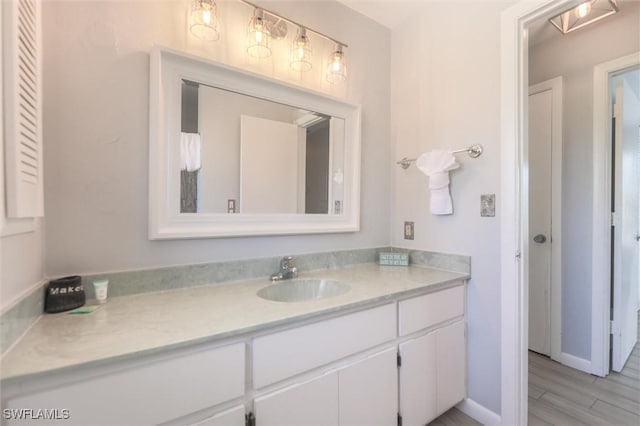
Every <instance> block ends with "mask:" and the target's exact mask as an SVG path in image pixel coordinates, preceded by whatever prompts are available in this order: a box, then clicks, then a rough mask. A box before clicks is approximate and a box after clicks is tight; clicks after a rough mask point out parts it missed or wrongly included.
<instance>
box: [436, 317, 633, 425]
mask: <svg viewBox="0 0 640 426" xmlns="http://www.w3.org/2000/svg"><path fill="white" fill-rule="evenodd" d="M639 323H640V320H639ZM638 330H640V326H639V328H638ZM639 338H640V336H639ZM471 425H480V423H478V422H477V421H475V420H474V419H472V418H471V417H469V416H467V415H465V414H464V413H462V412H460V411H459V410H457V409H455V408H452V409H451V410H449V411H447V412H446V413H444V414H443V415H442V416H440V417H438V418H437V419H435V420H434V421H433V422H431V423H429V426H471ZM529 425H531V426H547V425H554V426H565V425H569V426H574V425H603V426H640V344H636V346H635V348H634V349H633V352H632V353H631V356H630V357H629V360H628V361H627V363H626V365H625V366H624V369H623V370H622V371H621V372H620V373H615V372H611V373H610V374H609V375H608V376H607V377H597V376H592V375H590V374H587V373H583V372H582V371H578V370H575V369H573V368H569V367H567V366H564V365H562V364H559V363H557V362H555V361H551V360H550V359H549V358H547V357H545V356H542V355H538V354H536V353H533V352H530V353H529Z"/></svg>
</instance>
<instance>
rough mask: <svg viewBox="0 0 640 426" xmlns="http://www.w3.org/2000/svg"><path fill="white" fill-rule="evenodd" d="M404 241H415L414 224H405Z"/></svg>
mask: <svg viewBox="0 0 640 426" xmlns="http://www.w3.org/2000/svg"><path fill="white" fill-rule="evenodd" d="M404 239H405V240H413V222H405V223H404Z"/></svg>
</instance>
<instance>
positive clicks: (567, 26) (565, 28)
mask: <svg viewBox="0 0 640 426" xmlns="http://www.w3.org/2000/svg"><path fill="white" fill-rule="evenodd" d="M618 10H619V9H618V3H617V1H616V0H586V1H584V2H582V3H580V4H579V5H577V6H575V7H572V8H571V9H569V10H565V11H564V12H562V13H560V14H558V15H556V16H554V17H553V18H551V19H549V22H551V23H552V24H553V26H554V27H556V28H557V29H558V30H559V31H560V32H562V33H563V34H567V33H570V32H571V31H575V30H577V29H578V28H582V27H584V26H586V25H589V24H592V23H594V22H596V21H599V20H600V19H602V18H606V17H607V16H609V15H613V14H614V13H616V12H617V11H618Z"/></svg>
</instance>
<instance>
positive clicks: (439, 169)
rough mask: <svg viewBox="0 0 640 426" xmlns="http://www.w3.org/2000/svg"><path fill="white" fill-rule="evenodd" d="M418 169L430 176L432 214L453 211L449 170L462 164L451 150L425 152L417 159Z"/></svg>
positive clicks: (450, 212) (444, 213)
mask: <svg viewBox="0 0 640 426" xmlns="http://www.w3.org/2000/svg"><path fill="white" fill-rule="evenodd" d="M416 166H417V167H418V169H419V170H420V171H421V172H422V173H424V174H425V175H427V176H429V189H430V197H429V207H430V210H431V214H434V215H446V214H452V213H453V203H452V201H451V195H450V194H449V171H450V170H454V169H457V168H458V167H460V164H458V163H457V162H456V158H455V157H454V155H453V154H451V153H450V152H449V151H445V150H442V149H435V150H433V151H429V152H425V153H424V154H422V155H421V156H420V157H419V158H418V159H417V160H416Z"/></svg>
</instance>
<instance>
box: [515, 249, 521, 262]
mask: <svg viewBox="0 0 640 426" xmlns="http://www.w3.org/2000/svg"><path fill="white" fill-rule="evenodd" d="M521 257H522V254H521V253H520V250H518V251H516V262H520V258H521Z"/></svg>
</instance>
